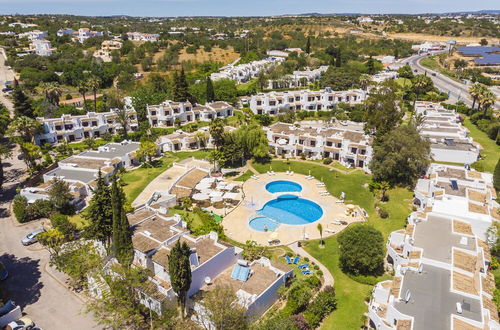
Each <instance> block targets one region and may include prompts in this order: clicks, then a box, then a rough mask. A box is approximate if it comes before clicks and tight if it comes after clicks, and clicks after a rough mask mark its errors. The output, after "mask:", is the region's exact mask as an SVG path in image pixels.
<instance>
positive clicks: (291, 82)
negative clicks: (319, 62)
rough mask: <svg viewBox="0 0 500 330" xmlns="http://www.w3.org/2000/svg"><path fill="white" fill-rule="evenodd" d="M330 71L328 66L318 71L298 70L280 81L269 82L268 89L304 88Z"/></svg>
mask: <svg viewBox="0 0 500 330" xmlns="http://www.w3.org/2000/svg"><path fill="white" fill-rule="evenodd" d="M326 70H328V65H323V66H320V67H319V68H317V69H312V70H311V69H309V68H306V69H305V70H302V71H300V70H297V71H294V72H293V73H292V74H288V75H286V76H285V77H283V78H282V79H279V80H269V82H268V86H267V88H268V89H278V88H293V87H304V86H307V85H309V84H311V83H313V82H315V81H318V80H319V79H321V75H322V74H323V73H324V72H326Z"/></svg>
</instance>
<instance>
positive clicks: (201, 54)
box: [179, 46, 240, 64]
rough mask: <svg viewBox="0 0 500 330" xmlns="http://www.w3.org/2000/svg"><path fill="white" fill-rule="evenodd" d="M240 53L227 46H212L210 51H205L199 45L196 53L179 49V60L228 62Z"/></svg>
mask: <svg viewBox="0 0 500 330" xmlns="http://www.w3.org/2000/svg"><path fill="white" fill-rule="evenodd" d="M239 56H240V55H239V54H238V53H236V52H235V51H234V49H233V47H231V46H228V47H227V49H222V48H219V47H213V48H212V50H211V51H210V52H206V51H205V50H204V49H203V47H200V48H199V49H198V50H197V51H196V54H188V53H187V52H186V49H183V50H181V52H180V53H179V62H183V61H195V62H198V63H203V62H208V61H215V62H222V63H224V64H229V63H231V62H233V61H234V60H236V59H237V58H238V57H239Z"/></svg>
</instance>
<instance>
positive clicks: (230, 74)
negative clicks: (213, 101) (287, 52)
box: [210, 57, 285, 84]
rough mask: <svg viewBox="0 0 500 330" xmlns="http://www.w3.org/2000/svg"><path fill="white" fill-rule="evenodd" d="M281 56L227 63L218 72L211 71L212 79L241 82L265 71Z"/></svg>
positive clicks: (279, 60)
mask: <svg viewBox="0 0 500 330" xmlns="http://www.w3.org/2000/svg"><path fill="white" fill-rule="evenodd" d="M284 60H285V59H284V58H283V57H270V58H266V59H263V60H259V61H253V62H250V63H246V64H239V65H233V64H229V65H226V66H224V67H222V68H221V70H220V71H219V72H215V73H212V74H211V75H210V78H211V79H212V80H214V81H215V80H220V79H231V80H234V81H236V83H238V84H241V83H245V82H247V81H249V80H250V79H252V78H255V77H257V76H258V75H259V74H260V73H261V72H266V71H267V70H269V69H270V68H271V67H273V66H276V65H278V64H280V63H281V62H283V61H284Z"/></svg>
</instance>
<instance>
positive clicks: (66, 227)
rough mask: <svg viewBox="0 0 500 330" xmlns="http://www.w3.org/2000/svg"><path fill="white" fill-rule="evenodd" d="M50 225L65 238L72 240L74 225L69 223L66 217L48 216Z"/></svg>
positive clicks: (60, 215)
mask: <svg viewBox="0 0 500 330" xmlns="http://www.w3.org/2000/svg"><path fill="white" fill-rule="evenodd" d="M50 223H51V224H52V227H53V228H56V229H57V230H59V231H60V232H61V233H62V234H63V235H64V236H65V237H66V238H68V239H72V238H74V235H75V231H76V225H75V224H73V223H72V222H70V221H69V218H68V217H67V216H66V215H64V214H60V213H54V214H52V215H51V216H50Z"/></svg>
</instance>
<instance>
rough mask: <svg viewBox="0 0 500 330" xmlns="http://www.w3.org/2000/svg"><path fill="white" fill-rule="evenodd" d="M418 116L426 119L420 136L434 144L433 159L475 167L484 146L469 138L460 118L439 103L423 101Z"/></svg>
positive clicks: (417, 103) (416, 107) (419, 104)
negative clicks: (473, 164)
mask: <svg viewBox="0 0 500 330" xmlns="http://www.w3.org/2000/svg"><path fill="white" fill-rule="evenodd" d="M415 112H416V114H417V115H421V116H423V122H422V123H421V124H420V126H419V132H420V135H421V136H422V137H424V138H426V139H428V140H429V142H430V143H431V157H432V159H433V160H436V161H443V162H452V163H462V164H472V163H474V162H475V161H477V160H478V158H479V152H480V145H479V144H477V143H474V141H473V140H472V138H471V137H469V136H468V135H469V131H468V130H467V128H465V127H464V126H462V124H461V122H460V120H461V118H460V116H459V115H458V114H457V113H456V112H455V111H454V110H447V109H445V108H443V106H441V105H440V104H438V103H433V102H425V101H419V102H416V104H415Z"/></svg>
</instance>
